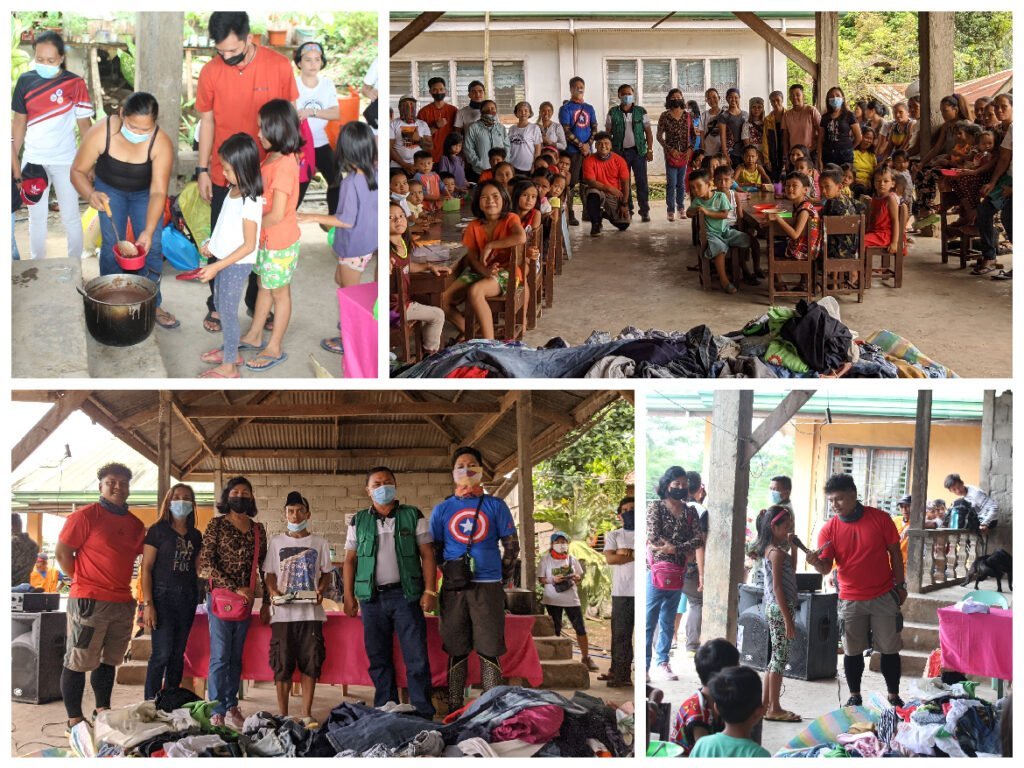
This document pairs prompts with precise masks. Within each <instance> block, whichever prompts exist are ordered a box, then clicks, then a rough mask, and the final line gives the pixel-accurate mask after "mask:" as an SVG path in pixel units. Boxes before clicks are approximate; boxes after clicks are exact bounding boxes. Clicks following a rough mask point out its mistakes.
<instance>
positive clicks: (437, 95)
mask: <svg viewBox="0 0 1024 768" xmlns="http://www.w3.org/2000/svg"><path fill="white" fill-rule="evenodd" d="M447 95H448V94H447V93H432V94H431V96H433V97H434V101H444V97H445V96H447Z"/></svg>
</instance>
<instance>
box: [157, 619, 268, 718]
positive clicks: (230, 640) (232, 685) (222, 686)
mask: <svg viewBox="0 0 1024 768" xmlns="http://www.w3.org/2000/svg"><path fill="white" fill-rule="evenodd" d="M206 610H207V611H208V614H209V619H210V670H209V671H208V672H207V673H206V674H207V676H208V679H209V688H210V690H209V695H208V696H207V700H208V701H216V702H217V705H216V706H215V707H214V708H213V714H215V715H223V714H225V713H226V712H227V711H228V710H229V709H231V708H232V707H237V706H238V686H239V684H240V683H241V680H242V649H243V648H245V636H246V635H247V634H248V633H249V620H248V619H246V620H245V621H223V620H222V619H218V618H217V617H216V616H214V615H213V600H212V599H207V601H206ZM159 620H160V617H159V615H158V616H157V621H159Z"/></svg>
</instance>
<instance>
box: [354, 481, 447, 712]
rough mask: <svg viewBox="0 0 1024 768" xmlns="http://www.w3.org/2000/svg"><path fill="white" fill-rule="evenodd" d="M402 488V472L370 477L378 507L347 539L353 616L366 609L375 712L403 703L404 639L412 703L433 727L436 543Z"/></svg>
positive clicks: (359, 516) (357, 519) (362, 516)
mask: <svg viewBox="0 0 1024 768" xmlns="http://www.w3.org/2000/svg"><path fill="white" fill-rule="evenodd" d="M395 485H396V483H395V473H394V472H392V471H391V470H390V469H389V468H388V467H374V468H373V469H371V470H370V471H369V472H367V474H366V493H367V495H368V496H369V497H370V501H371V502H372V504H371V506H369V507H368V508H366V509H361V510H359V511H358V512H356V514H355V516H354V517H353V518H352V522H351V523H349V527H348V534H347V536H346V537H345V567H344V571H343V573H344V580H345V598H344V605H345V613H347V614H348V615H349V616H355V615H356V613H357V612H358V611H359V610H360V609H362V614H363V638H364V640H365V643H366V655H367V657H369V659H370V677H371V678H372V679H373V687H374V689H375V693H374V696H373V706H375V707H380V706H383V705H384V704H387V703H388V702H389V701H393V702H395V703H397V702H398V685H397V682H396V680H395V665H394V662H393V660H392V648H393V647H394V636H395V635H398V643H399V645H400V647H401V649H402V658H403V660H404V661H405V668H406V673H407V678H408V688H409V701H410V702H411V703H412V705H413V706H414V707H416V713H417V714H418V715H420V716H421V717H424V718H426V719H428V720H430V719H433V717H434V705H433V704H432V703H431V700H430V688H431V684H430V659H429V657H428V655H427V623H426V619H425V618H424V616H423V614H424V612H429V611H433V610H434V609H435V608H436V607H437V568H436V566H435V564H434V563H435V561H434V549H433V546H432V544H433V540H434V539H433V536H432V535H431V533H430V526H429V524H428V522H427V519H426V518H425V517H423V513H422V512H420V511H419V510H418V509H417V508H416V507H413V506H409V505H408V504H402V503H401V502H400V501H399V500H398V499H397V498H396V496H395V492H396V491H395ZM357 600H358V601H359V603H358V605H357V604H356V601H357Z"/></svg>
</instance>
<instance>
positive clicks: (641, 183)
mask: <svg viewBox="0 0 1024 768" xmlns="http://www.w3.org/2000/svg"><path fill="white" fill-rule="evenodd" d="M619 154H620V155H621V156H622V159H623V160H625V161H626V165H628V166H629V170H630V171H632V173H633V180H634V181H635V182H636V202H637V206H638V207H639V209H640V215H641V216H644V215H646V214H647V213H648V211H649V210H650V207H651V206H650V205H649V204H648V202H647V155H641V154H640V153H639V152H637V151H636V147H629V148H628V149H623V150H622V151H621V152H620V153H619ZM628 202H629V213H630V215H632V214H633V188H632V187H630V190H629V201H628Z"/></svg>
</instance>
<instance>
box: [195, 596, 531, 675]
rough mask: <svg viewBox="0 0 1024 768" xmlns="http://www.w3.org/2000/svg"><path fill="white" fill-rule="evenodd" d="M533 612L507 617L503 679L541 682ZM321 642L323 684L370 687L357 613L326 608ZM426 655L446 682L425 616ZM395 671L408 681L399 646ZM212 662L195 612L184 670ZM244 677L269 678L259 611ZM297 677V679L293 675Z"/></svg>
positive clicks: (475, 665)
mask: <svg viewBox="0 0 1024 768" xmlns="http://www.w3.org/2000/svg"><path fill="white" fill-rule="evenodd" d="M532 633H533V617H532V616H512V615H506V616H505V646H506V647H507V648H508V651H507V653H505V655H504V656H502V657H501V670H502V674H503V675H504V676H505V677H521V678H525V679H526V680H528V681H529V682H530V684H531V685H534V686H537V685H540V684H541V682H542V681H543V679H544V673H543V671H542V670H541V667H540V659H539V658H538V657H537V648H536V647H535V646H534V644H533V637H532ZM324 645H325V646H326V647H327V659H326V660H325V661H324V666H323V669H322V670H321V673H320V680H319V682H321V683H327V684H331V685H368V686H372V685H373V681H372V680H371V679H370V671H369V667H370V661H369V659H367V657H366V648H365V644H364V642H363V622H362V619H361V618H360V617H359V616H355V617H352V616H346V615H345V614H344V613H341V612H338V611H328V613H327V622H326V623H325V624H324ZM427 654H428V655H429V657H430V676H431V680H432V682H433V684H434V686H435V687H438V688H440V687H444V686H445V685H447V683H446V680H445V676H446V674H447V669H448V655H447V654H446V653H445V652H444V650H443V649H442V648H441V633H440V620H439V619H438V617H437V616H427ZM394 659H395V670H396V673H397V676H398V685H399V686H400V687H404V686H405V684H406V676H405V664H404V663H403V661H402V653H401V650H400V648H399V646H398V640H397V639H396V640H395V645H394ZM209 665H210V628H209V619H208V617H207V615H206V611H205V610H197V611H196V619H195V623H194V624H193V625H192V632H191V633H190V634H189V636H188V645H187V646H186V647H185V674H186V675H190V676H192V677H201V678H206V677H207V676H208V674H207V671H208V669H209ZM242 679H243V680H273V679H274V671H273V670H272V669H271V668H270V626H269V625H267V624H264V623H263V622H261V621H260V617H259V614H258V613H253V615H252V618H251V619H250V624H249V632H248V634H247V635H246V638H245V648H244V650H243V651H242ZM469 679H470V682H472V683H479V682H480V662H479V660H478V659H477V656H476V654H475V653H474V654H471V655H470V657H469ZM295 680H296V681H298V680H299V675H298V673H296V675H295Z"/></svg>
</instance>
